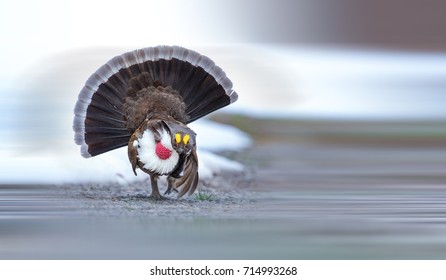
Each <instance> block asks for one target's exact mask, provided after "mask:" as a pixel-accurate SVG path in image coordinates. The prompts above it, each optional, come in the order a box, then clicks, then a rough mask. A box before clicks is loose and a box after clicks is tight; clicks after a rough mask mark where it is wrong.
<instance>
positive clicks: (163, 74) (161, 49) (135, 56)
mask: <svg viewBox="0 0 446 280" xmlns="http://www.w3.org/2000/svg"><path fill="white" fill-rule="evenodd" d="M143 73H144V76H145V78H144V83H145V84H144V85H139V87H141V86H145V87H149V86H158V85H161V86H163V87H171V88H172V89H173V90H175V91H177V92H178V93H179V94H180V95H181V97H182V98H183V101H184V103H185V104H186V114H187V115H188V116H189V121H188V122H192V121H194V120H196V119H198V118H201V117H203V116H205V115H207V114H209V113H211V112H213V111H215V110H218V109H220V108H222V107H224V106H227V105H229V104H231V103H233V102H235V101H236V100H237V97H238V96H237V93H236V92H235V91H234V90H233V89H232V82H231V81H230V80H229V79H228V78H227V77H226V74H225V73H224V72H223V70H222V69H221V68H220V67H218V66H217V65H215V63H214V62H213V61H212V60H211V59H209V58H208V57H206V56H203V55H200V54H199V53H197V52H195V51H192V50H188V49H186V48H182V47H179V46H172V47H171V46H158V47H153V48H145V49H139V50H135V51H132V52H128V53H124V54H122V55H120V56H116V57H114V58H113V59H111V60H110V61H108V62H107V63H106V64H104V65H103V66H102V67H100V68H99V69H98V70H97V71H96V72H95V73H94V74H93V75H91V77H90V78H89V79H88V80H87V82H86V84H85V86H84V87H83V88H82V90H81V92H80V93H79V97H78V101H77V103H76V106H75V109H74V114H75V117H74V122H73V129H74V132H75V142H76V143H77V144H78V145H80V146H81V154H82V156H84V157H91V156H95V155H99V154H102V153H104V152H107V151H110V150H113V149H116V148H119V147H123V146H125V145H127V144H128V141H129V139H130V136H131V134H132V133H133V131H132V129H129V128H128V127H127V126H126V118H125V112H124V103H125V99H126V97H127V94H128V89H129V87H130V80H131V79H132V78H135V77H139V76H141V74H143ZM133 80H135V79H133Z"/></svg>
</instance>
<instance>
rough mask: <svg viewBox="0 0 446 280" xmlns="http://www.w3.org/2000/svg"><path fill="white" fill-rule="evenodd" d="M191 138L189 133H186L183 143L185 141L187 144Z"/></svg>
mask: <svg viewBox="0 0 446 280" xmlns="http://www.w3.org/2000/svg"><path fill="white" fill-rule="evenodd" d="M189 139H190V136H189V134H186V135H184V137H183V143H184V145H187V143H189Z"/></svg>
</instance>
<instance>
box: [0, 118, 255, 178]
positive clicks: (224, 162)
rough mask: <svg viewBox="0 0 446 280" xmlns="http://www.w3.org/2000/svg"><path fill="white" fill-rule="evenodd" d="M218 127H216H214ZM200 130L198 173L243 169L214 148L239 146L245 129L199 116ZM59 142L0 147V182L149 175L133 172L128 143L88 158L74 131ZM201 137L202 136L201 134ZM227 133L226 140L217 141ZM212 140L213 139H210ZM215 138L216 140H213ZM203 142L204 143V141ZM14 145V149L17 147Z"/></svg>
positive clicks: (245, 141) (244, 138)
mask: <svg viewBox="0 0 446 280" xmlns="http://www.w3.org/2000/svg"><path fill="white" fill-rule="evenodd" d="M214 126H216V127H218V129H215V127H214ZM193 129H194V131H196V132H198V133H199V134H200V136H197V139H200V140H197V141H200V142H198V157H199V175H200V177H201V178H203V179H205V178H207V179H209V178H212V176H214V175H215V174H218V173H220V172H222V171H242V170H243V166H242V165H241V164H240V163H238V162H235V161H232V160H229V159H226V158H224V157H222V156H219V155H216V154H213V153H212V152H211V151H222V150H234V151H237V150H240V149H242V148H244V147H247V145H248V144H249V143H250V139H249V137H248V136H247V135H246V134H244V133H243V132H241V131H239V130H237V129H235V128H233V127H230V126H225V125H219V124H217V123H215V122H211V121H204V120H200V121H197V123H196V124H195V125H194V126H193ZM63 136H66V137H64V141H62V143H61V144H60V145H56V146H52V147H51V148H48V149H41V150H37V151H36V150H34V149H33V147H32V143H15V144H14V145H13V143H11V144H10V145H8V148H9V149H6V147H0V158H1V159H0V183H2V184H62V183H92V182H110V183H120V184H126V183H131V182H135V181H143V180H148V175H147V174H145V173H144V172H141V171H139V170H138V171H137V172H138V176H135V175H134V174H133V172H132V167H131V164H130V162H129V160H128V156H127V147H124V148H120V149H117V150H113V151H110V152H107V153H104V154H102V155H99V156H96V157H92V158H88V159H85V158H83V157H81V155H80V153H79V146H77V145H75V144H74V142H73V140H72V139H73V137H72V135H71V134H70V135H63ZM198 137H199V138H198ZM222 137H226V139H227V141H226V142H225V141H221V142H219V141H217V140H215V139H219V138H222ZM211 140H212V141H211ZM213 140H215V141H213ZM202 143H203V144H202ZM14 147H15V149H11V148H14Z"/></svg>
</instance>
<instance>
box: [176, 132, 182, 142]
mask: <svg viewBox="0 0 446 280" xmlns="http://www.w3.org/2000/svg"><path fill="white" fill-rule="evenodd" d="M175 142H177V144H179V143H180V142H181V134H179V133H175Z"/></svg>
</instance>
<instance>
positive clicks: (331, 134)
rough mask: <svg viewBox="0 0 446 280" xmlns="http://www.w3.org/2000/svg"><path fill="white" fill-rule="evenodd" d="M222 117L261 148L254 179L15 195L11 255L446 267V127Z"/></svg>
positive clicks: (6, 203) (250, 169)
mask: <svg viewBox="0 0 446 280" xmlns="http://www.w3.org/2000/svg"><path fill="white" fill-rule="evenodd" d="M217 119H218V120H219V121H222V122H225V123H230V124H232V125H235V126H238V127H239V128H241V129H242V130H245V131H246V132H248V133H250V134H251V135H252V137H253V138H254V140H255V145H254V146H253V147H252V148H250V149H248V150H246V151H244V152H242V153H237V154H228V155H227V156H229V157H231V158H234V159H236V160H238V161H241V162H243V163H244V164H245V165H246V167H247V170H246V172H244V173H243V174H218V175H217V177H216V179H214V180H212V181H207V182H202V184H201V190H200V193H199V194H198V195H194V196H191V197H189V198H187V199H184V200H180V201H178V200H175V199H173V198H170V199H167V200H165V201H160V202H155V201H151V200H149V199H147V197H146V196H147V192H146V184H145V183H137V184H132V185H128V186H122V185H107V184H104V185H98V184H86V185H64V186H3V187H2V188H0V217H1V218H0V241H1V243H0V258H3V259H5V258H6V259H11V258H12V259H16V258H19V259H20V258H27V259H29V258H50V259H54V258H56V259H72V258H85V259H95V258H100V259H126V258H130V259H141V258H143V259H241V258H248V259H445V258H446V172H445V170H446V123H443V122H432V121H430V122H403V123H402V122H393V123H391V122H332V121H314V120H312V121H311V120H308V121H291V120H259V119H247V118H244V117H238V116H219V117H218V118H217Z"/></svg>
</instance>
